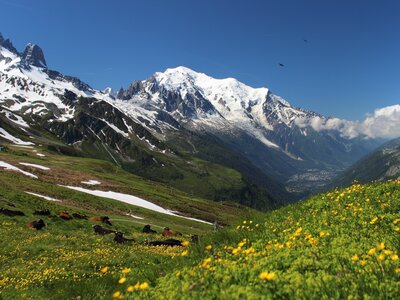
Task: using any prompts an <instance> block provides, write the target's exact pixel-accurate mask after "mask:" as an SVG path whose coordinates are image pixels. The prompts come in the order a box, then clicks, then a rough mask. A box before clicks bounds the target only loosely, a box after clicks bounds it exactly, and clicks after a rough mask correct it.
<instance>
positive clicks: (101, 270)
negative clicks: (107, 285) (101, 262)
mask: <svg viewBox="0 0 400 300" xmlns="http://www.w3.org/2000/svg"><path fill="white" fill-rule="evenodd" d="M100 272H101V273H103V274H104V273H107V272H108V267H104V268H101V269H100Z"/></svg>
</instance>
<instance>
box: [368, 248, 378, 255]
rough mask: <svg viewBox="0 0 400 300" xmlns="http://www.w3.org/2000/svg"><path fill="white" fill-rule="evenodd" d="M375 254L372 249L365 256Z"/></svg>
mask: <svg viewBox="0 0 400 300" xmlns="http://www.w3.org/2000/svg"><path fill="white" fill-rule="evenodd" d="M375 253H376V249H375V248H372V249H371V250H369V251H368V253H367V254H368V255H370V256H371V255H374V254H375Z"/></svg>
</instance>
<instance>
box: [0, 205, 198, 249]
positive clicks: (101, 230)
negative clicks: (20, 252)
mask: <svg viewBox="0 0 400 300" xmlns="http://www.w3.org/2000/svg"><path fill="white" fill-rule="evenodd" d="M0 213H1V214H3V215H6V216H9V217H15V216H25V214H24V213H23V212H22V211H18V210H11V209H7V208H0ZM33 214H34V215H36V216H51V212H50V211H49V210H48V209H45V210H35V211H34V213H33ZM57 216H58V217H59V218H61V219H62V220H65V221H69V220H72V219H85V220H89V221H92V222H101V223H104V224H107V225H109V226H112V224H111V222H110V218H109V217H107V216H92V217H89V216H86V215H82V214H79V213H72V214H70V213H68V212H65V211H63V212H59V213H57ZM27 226H28V227H30V228H32V229H35V230H41V229H42V228H43V227H45V226H46V224H45V222H44V221H43V220H42V219H39V220H35V221H32V222H29V223H28V224H27ZM92 227H93V231H94V233H95V234H98V235H107V234H114V242H116V243H118V244H125V243H131V242H135V240H134V239H128V238H126V237H124V234H123V233H122V232H120V231H116V230H112V229H108V228H105V227H102V226H100V225H98V224H96V225H93V226H92ZM142 232H143V233H146V234H157V231H155V230H153V229H151V226H150V225H149V224H147V225H145V226H144V227H143V229H142ZM161 235H162V236H163V237H169V238H168V239H165V240H156V241H145V242H144V244H145V245H149V246H182V241H180V240H177V239H172V238H170V237H175V236H182V233H181V232H179V231H175V230H171V229H170V228H168V227H165V228H164V231H163V232H162V234H161ZM191 239H192V242H194V243H197V242H198V236H197V235H192V236H191Z"/></svg>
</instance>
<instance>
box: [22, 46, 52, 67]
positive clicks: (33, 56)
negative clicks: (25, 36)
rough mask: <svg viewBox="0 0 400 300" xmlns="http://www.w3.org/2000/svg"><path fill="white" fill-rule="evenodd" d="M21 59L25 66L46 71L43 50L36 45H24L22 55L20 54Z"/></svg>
mask: <svg viewBox="0 0 400 300" xmlns="http://www.w3.org/2000/svg"><path fill="white" fill-rule="evenodd" d="M22 59H23V61H24V62H25V63H26V64H27V65H30V66H35V67H39V68H46V69H47V64H46V60H45V58H44V54H43V50H42V49H41V48H40V47H39V46H38V45H35V44H28V45H26V47H25V50H24V53H22Z"/></svg>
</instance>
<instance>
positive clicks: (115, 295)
mask: <svg viewBox="0 0 400 300" xmlns="http://www.w3.org/2000/svg"><path fill="white" fill-rule="evenodd" d="M120 296H121V292H119V291H117V292H115V293H114V294H112V297H113V298H119V297H120Z"/></svg>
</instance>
